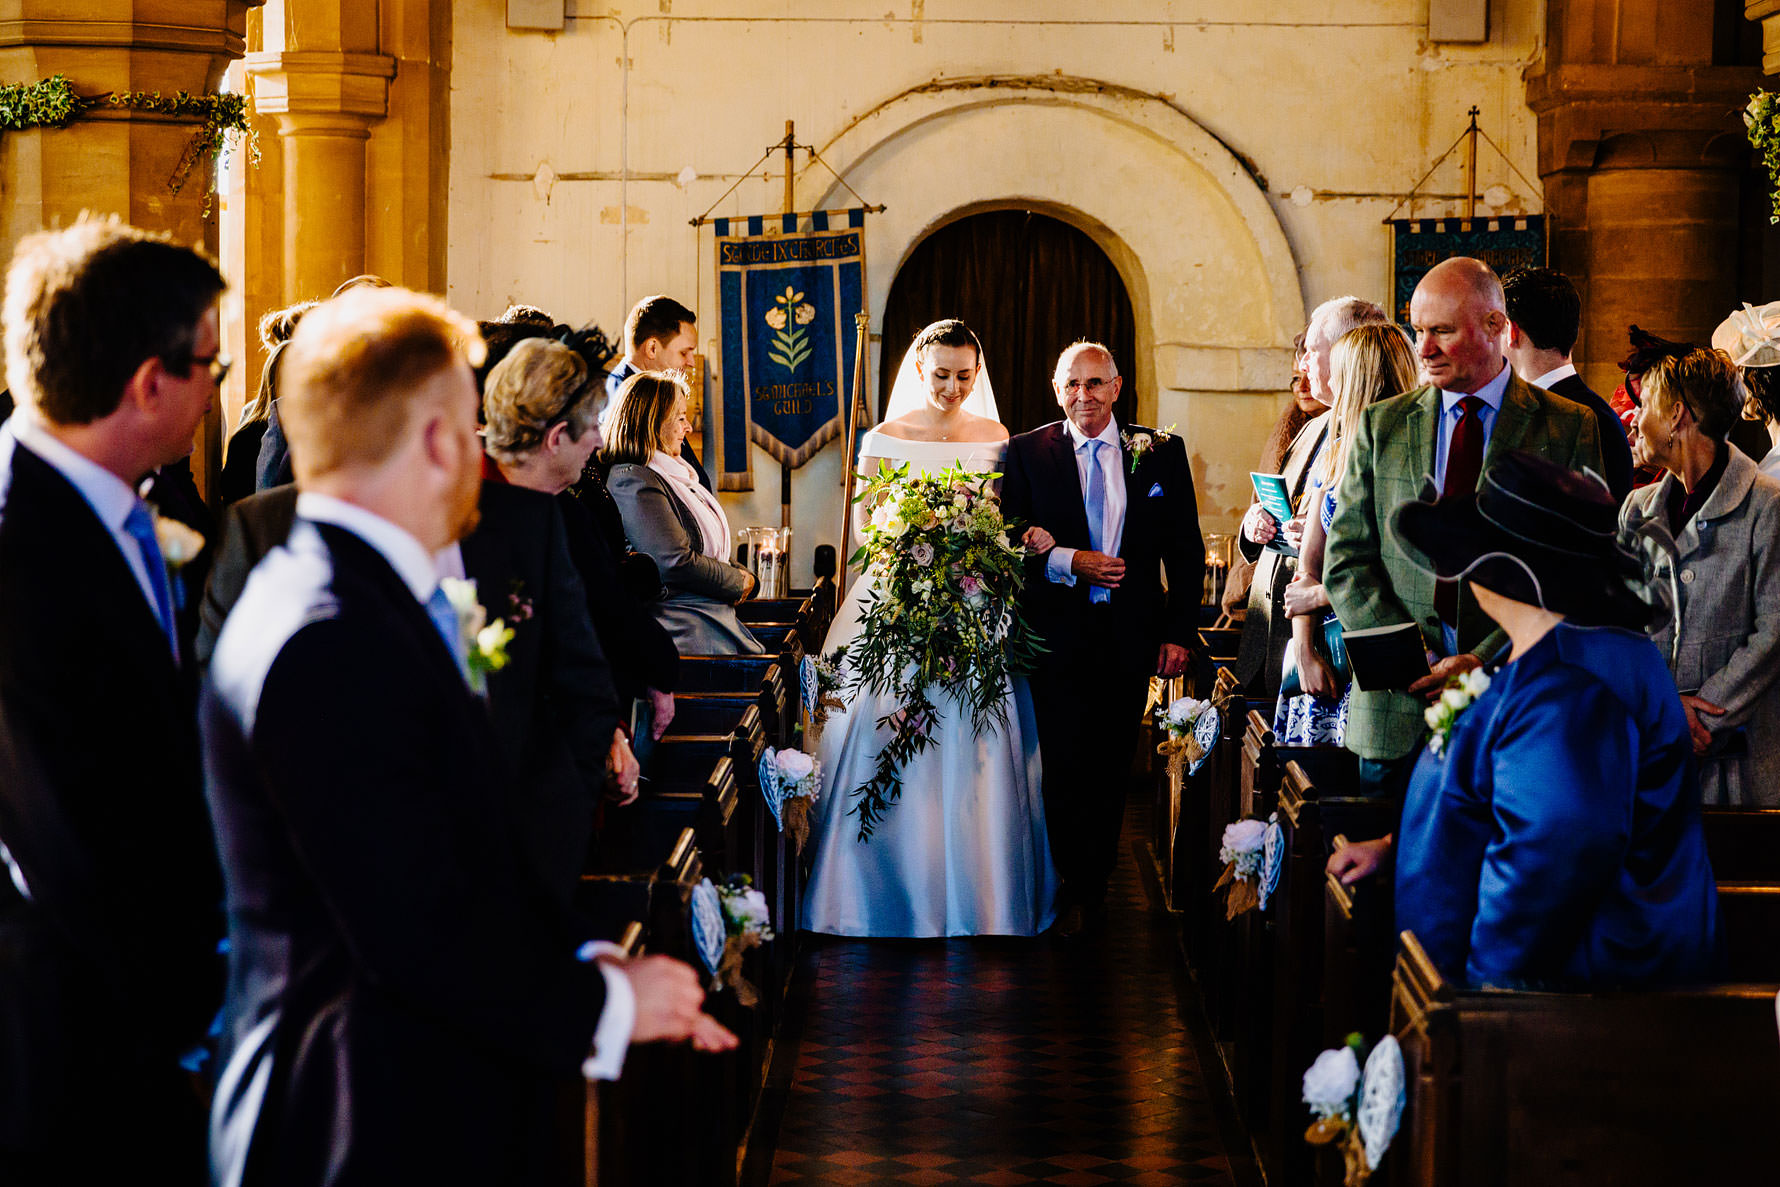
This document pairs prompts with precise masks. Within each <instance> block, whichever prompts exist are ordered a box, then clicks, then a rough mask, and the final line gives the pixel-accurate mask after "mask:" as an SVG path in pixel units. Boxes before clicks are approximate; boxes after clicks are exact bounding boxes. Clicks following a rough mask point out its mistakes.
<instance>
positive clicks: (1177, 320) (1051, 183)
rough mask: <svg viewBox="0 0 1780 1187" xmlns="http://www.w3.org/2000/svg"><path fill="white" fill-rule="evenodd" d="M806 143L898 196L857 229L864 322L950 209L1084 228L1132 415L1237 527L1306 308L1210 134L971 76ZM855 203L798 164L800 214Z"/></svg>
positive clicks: (1074, 92) (1123, 97)
mask: <svg viewBox="0 0 1780 1187" xmlns="http://www.w3.org/2000/svg"><path fill="white" fill-rule="evenodd" d="M818 151H819V152H820V153H821V155H822V157H823V159H824V160H825V161H826V162H827V163H828V164H829V165H830V166H832V167H833V168H834V169H835V170H836V171H837V172H839V173H840V174H841V175H843V176H844V177H846V179H847V181H848V183H849V184H850V185H851V186H852V187H853V188H854V189H856V190H857V191H859V192H860V193H861V194H863V195H865V196H866V197H867V198H868V199H870V198H872V196H873V195H874V194H875V193H894V194H895V201H894V202H891V203H887V204H888V205H889V207H890V208H889V209H888V210H887V211H886V212H885V213H884V214H882V215H877V216H873V217H871V218H869V219H868V220H867V222H866V235H867V240H866V241H867V257H868V260H869V261H870V264H869V265H868V274H867V283H868V300H869V304H870V309H871V312H872V315H873V325H874V326H877V325H880V324H881V318H882V314H883V309H884V304H885V301H886V299H887V297H888V293H889V287H890V283H891V281H892V280H893V278H894V277H895V275H896V272H897V269H898V268H899V267H900V266H901V264H902V262H903V261H904V260H905V259H906V258H907V256H908V254H909V252H911V251H912V250H913V249H914V247H915V245H916V244H918V243H920V242H921V241H922V240H923V239H924V238H926V236H927V235H929V234H931V232H932V231H933V230H935V229H936V228H938V227H940V226H942V225H944V224H945V223H948V222H951V221H953V220H955V219H957V218H959V217H963V216H964V215H967V214H971V213H976V212H979V211H982V210H988V209H996V208H1006V207H1011V206H1020V207H1025V208H1028V209H1033V210H1040V211H1043V212H1045V213H1047V214H1051V215H1053V216H1055V217H1058V218H1062V219H1064V220H1066V221H1069V222H1071V223H1073V224H1074V225H1075V226H1077V227H1079V228H1080V229H1081V230H1083V231H1085V232H1086V233H1087V234H1088V235H1090V236H1091V237H1092V238H1093V239H1094V240H1095V242H1096V243H1098V244H1099V245H1100V247H1101V248H1102V249H1103V250H1104V251H1105V252H1106V253H1107V255H1108V256H1109V257H1110V258H1111V259H1112V260H1113V262H1114V263H1115V264H1116V265H1117V266H1118V268H1119V270H1120V272H1121V274H1122V275H1123V277H1124V279H1125V284H1126V289H1127V291H1128V292H1129V293H1130V295H1131V301H1132V305H1133V308H1134V310H1135V313H1136V321H1137V353H1138V357H1137V359H1136V360H1134V362H1135V371H1136V374H1137V376H1138V377H1139V380H1140V387H1141V390H1142V391H1143V392H1144V393H1146V394H1145V395H1144V397H1143V399H1142V403H1141V404H1140V406H1139V408H1138V415H1139V417H1140V418H1143V419H1145V420H1148V421H1149V422H1150V423H1155V424H1161V425H1166V424H1170V423H1174V424H1177V425H1178V426H1179V428H1180V431H1181V432H1182V434H1183V435H1184V436H1185V438H1186V442H1187V447H1188V451H1189V453H1190V454H1191V455H1192V456H1193V460H1194V470H1195V475H1196V476H1197V478H1198V481H1199V486H1200V492H1201V508H1202V516H1203V518H1204V519H1205V520H1206V522H1207V526H1208V527H1218V526H1229V523H1232V522H1233V521H1234V517H1235V516H1236V515H1238V514H1240V511H1241V508H1242V507H1244V506H1246V505H1247V502H1248V497H1249V496H1248V477H1247V472H1248V470H1249V468H1250V466H1251V465H1252V462H1253V458H1252V457H1251V456H1249V455H1250V454H1251V453H1253V452H1254V451H1255V450H1258V449H1259V447H1260V443H1261V441H1262V439H1263V437H1264V436H1265V433H1266V431H1267V429H1268V428H1269V427H1270V426H1271V424H1272V422H1273V420H1274V418H1275V417H1276V416H1277V414H1278V409H1279V404H1278V401H1277V399H1256V398H1254V397H1256V396H1257V395H1263V394H1264V395H1268V396H1276V395H1277V394H1278V393H1280V392H1282V391H1284V389H1285V387H1286V384H1287V381H1288V379H1289V376H1290V366H1291V361H1290V360H1291V340H1292V336H1293V335H1294V334H1295V333H1296V332H1297V331H1298V329H1299V328H1300V327H1301V325H1302V322H1303V317H1304V300H1303V293H1302V289H1301V287H1300V284H1299V279H1298V272H1297V266H1296V262H1295V260H1294V257H1293V253H1292V251H1291V248H1290V245H1289V244H1288V243H1287V241H1286V237H1285V233H1284V231H1283V229H1282V228H1281V227H1280V224H1279V220H1278V218H1277V217H1276V215H1275V213H1274V211H1273V208H1272V206H1271V205H1270V204H1269V203H1268V200H1267V197H1266V195H1265V194H1264V193H1263V192H1262V190H1261V188H1260V186H1259V185H1258V184H1257V183H1256V181H1255V179H1254V178H1253V177H1252V176H1251V175H1250V174H1249V173H1248V171H1247V170H1246V169H1245V168H1244V167H1243V165H1242V164H1241V162H1239V161H1238V160H1237V158H1236V157H1235V155H1234V154H1232V153H1231V152H1230V150H1229V149H1228V148H1226V147H1225V146H1224V145H1223V144H1222V143H1221V142H1219V141H1218V140H1217V139H1216V137H1214V136H1212V135H1211V134H1210V133H1209V132H1207V131H1206V130H1205V129H1204V128H1202V127H1200V126H1199V125H1198V124H1197V123H1195V122H1194V121H1193V120H1192V119H1190V118H1189V117H1188V116H1186V115H1185V114H1183V113H1182V112H1181V111H1180V110H1179V109H1177V108H1175V107H1173V106H1171V105H1170V104H1169V103H1167V102H1166V101H1164V100H1162V99H1161V98H1158V97H1156V96H1153V95H1147V94H1141V93H1138V92H1133V91H1130V90H1127V89H1124V88H1120V87H1117V86H1113V85H1111V84H1105V83H1099V82H1094V81H1092V80H1083V79H1067V78H1046V79H1012V80H1009V79H989V78H984V79H966V80H947V81H943V82H936V83H932V84H929V85H927V86H923V87H920V88H916V89H913V90H910V91H907V92H904V93H903V94H901V95H899V96H897V97H896V98H894V99H891V100H889V101H887V102H885V103H883V104H880V105H879V106H878V107H876V108H873V109H872V110H871V111H869V112H867V113H865V114H863V115H861V116H860V117H859V118H857V119H856V120H854V121H853V122H852V123H851V124H850V125H849V126H848V127H847V128H846V129H844V130H843V131H842V132H841V133H840V134H838V135H837V136H835V137H834V138H833V139H831V140H830V141H829V142H828V143H826V144H822V145H819V146H818ZM912 178H918V179H919V183H918V184H910V179H912ZM850 201H851V196H850V195H849V194H847V192H846V191H845V190H844V189H842V188H841V187H840V186H838V185H836V184H834V182H833V179H832V177H830V176H829V175H828V173H827V172H825V171H823V170H821V169H819V168H816V169H810V170H806V171H805V173H804V175H803V178H802V183H801V188H800V190H799V192H798V195H797V202H798V206H799V208H800V209H823V208H828V207H835V206H841V205H845V204H847V203H849V202H850ZM1251 442H1252V447H1251ZM1233 443H1240V445H1234V444H1233Z"/></svg>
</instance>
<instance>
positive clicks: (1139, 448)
mask: <svg viewBox="0 0 1780 1187" xmlns="http://www.w3.org/2000/svg"><path fill="white" fill-rule="evenodd" d="M1173 439H1174V426H1173V425H1169V426H1168V427H1167V428H1165V429H1157V430H1156V431H1155V432H1153V433H1128V432H1123V431H1121V432H1120V433H1119V442H1120V444H1122V445H1124V447H1125V452H1126V453H1128V454H1130V455H1131V472H1132V473H1133V474H1135V473H1137V463H1138V462H1141V461H1142V460H1143V459H1144V458H1145V457H1146V456H1148V454H1149V452H1150V450H1152V449H1154V448H1155V447H1156V446H1158V445H1162V444H1165V443H1167V442H1169V441H1172V440H1173Z"/></svg>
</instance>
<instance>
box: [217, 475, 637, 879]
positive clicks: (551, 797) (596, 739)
mask: <svg viewBox="0 0 1780 1187" xmlns="http://www.w3.org/2000/svg"><path fill="white" fill-rule="evenodd" d="M478 508H479V510H480V512H481V516H482V518H481V522H480V523H479V524H478V525H477V528H476V530H475V531H473V532H471V533H470V535H469V536H467V537H465V539H464V540H463V543H462V545H461V547H462V549H463V558H464V571H465V573H466V575H467V576H469V577H471V578H473V579H474V580H475V582H476V589H477V593H478V595H479V596H480V598H481V600H482V604H483V605H484V606H485V607H486V608H487V610H488V617H489V619H490V620H491V621H492V620H493V619H496V618H501V619H504V620H505V621H506V623H507V625H508V626H510V627H512V628H513V641H512V642H511V643H509V644H508V646H507V655H508V659H509V662H508V664H507V666H506V667H505V668H503V669H501V670H500V671H499V672H493V673H490V675H489V677H488V712H489V716H490V718H491V719H492V721H493V724H494V731H495V737H496V739H497V740H498V742H499V744H500V749H501V754H502V757H503V759H504V761H505V769H506V772H507V776H508V779H507V781H506V782H505V783H504V784H503V786H510V787H511V789H512V794H513V802H512V807H513V811H514V813H515V818H516V819H517V820H518V821H519V827H520V832H521V835H522V836H523V837H524V838H525V840H526V843H527V850H528V852H530V853H531V855H532V857H533V858H534V860H535V862H536V865H537V868H538V871H539V872H540V873H541V874H542V875H543V877H544V879H545V880H546V882H547V883H548V884H549V885H550V886H551V887H552V889H553V891H554V893H556V894H557V896H558V897H559V898H560V899H561V900H562V901H563V902H564V903H567V902H568V901H569V900H570V899H571V897H572V896H573V892H574V888H575V886H576V884H577V882H578V881H579V879H580V876H581V871H582V870H583V869H584V868H585V866H586V857H587V847H588V842H589V838H590V837H591V836H592V833H593V826H594V817H595V813H596V811H597V809H598V806H599V795H600V792H601V791H602V790H603V789H604V787H605V781H606V780H605V764H606V755H607V753H608V752H609V751H610V749H611V746H612V731H613V730H614V729H615V728H616V727H617V725H618V718H619V713H618V701H617V696H616V694H615V693H614V691H613V687H612V673H611V670H610V669H609V668H608V667H607V665H606V657H605V655H604V653H603V651H602V649H601V645H600V640H599V638H598V636H596V635H595V633H594V628H593V625H592V623H590V622H589V620H588V615H587V606H588V604H589V603H588V598H587V594H586V591H585V589H584V588H583V586H582V584H581V578H580V575H579V572H578V570H577V569H576V566H575V565H574V563H573V562H572V560H571V559H570V554H569V551H568V545H567V543H566V541H565V539H564V534H563V524H562V518H561V516H560V515H559V514H558V512H557V509H556V506H555V500H553V499H552V498H551V497H550V496H549V495H545V494H540V493H538V492H537V491H532V490H525V489H523V488H521V487H516V486H508V485H506V484H505V483H500V482H484V483H483V484H482V494H481V496H480V498H479V500H478ZM296 511H297V488H296V487H294V486H281V487H275V488H273V489H272V490H269V491H263V492H261V493H260V494H257V495H253V496H251V497H249V498H246V499H243V500H242V501H241V502H240V503H237V504H236V505H235V506H234V507H233V508H231V509H230V512H229V527H228V532H227V536H226V539H225V540H224V544H223V548H222V556H221V557H220V559H218V561H217V563H216V568H215V571H214V572H213V573H212V575H211V581H210V586H209V588H208V589H207V590H206V591H205V596H204V626H203V630H202V633H201V635H200V638H199V646H198V655H199V658H200V660H202V661H204V662H206V663H208V662H209V660H210V656H211V653H212V650H213V649H214V647H215V645H216V640H217V637H218V636H219V635H220V633H221V631H222V628H223V623H224V621H225V620H226V619H227V618H228V615H229V613H230V611H231V610H232V609H233V607H234V606H235V604H236V601H237V600H238V599H239V598H240V596H241V591H242V588H243V587H244V586H245V585H246V583H247V580H248V574H249V573H250V572H251V571H252V569H253V567H254V566H255V565H256V564H258V563H259V561H260V559H261V558H262V557H264V556H265V555H266V554H267V553H268V552H270V551H271V550H272V549H274V548H276V547H278V546H279V545H281V544H283V543H284V542H285V540H286V538H287V537H288V536H289V535H290V530H291V525H292V523H293V522H294V521H295V519H296ZM515 599H517V600H518V601H519V602H523V603H524V604H525V607H526V612H528V613H529V614H530V617H529V618H526V619H525V620H524V621H516V616H515V609H516V607H515Z"/></svg>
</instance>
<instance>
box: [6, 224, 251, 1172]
mask: <svg viewBox="0 0 1780 1187" xmlns="http://www.w3.org/2000/svg"><path fill="white" fill-rule="evenodd" d="M222 289H223V281H222V277H221V275H220V274H219V273H218V272H217V271H216V268H215V267H214V266H213V265H212V264H211V263H210V262H209V261H208V260H206V259H204V258H203V257H201V256H199V255H198V254H197V253H196V252H193V251H191V250H189V249H187V248H184V247H179V246H176V245H174V244H173V243H171V242H169V241H167V240H166V239H164V238H157V237H153V236H150V235H148V234H146V233H144V232H141V231H137V230H136V229H134V228H132V227H127V226H124V225H122V224H121V223H118V222H116V221H115V220H104V221H102V220H96V219H86V218H83V219H82V220H81V221H80V222H78V223H76V224H75V225H74V226H73V227H70V228H68V229H66V230H63V231H53V232H43V233H40V234H36V235H32V236H29V237H27V238H26V239H25V240H24V241H23V242H22V243H20V245H19V248H18V251H17V253H16V254H15V255H14V257H13V262H12V266H11V268H10V270H9V271H8V273H7V278H6V306H5V316H4V320H5V329H6V355H7V379H8V382H9V383H10V384H11V388H12V391H13V393H14V394H15V395H16V396H17V397H18V400H19V407H18V410H17V412H16V414H15V415H14V416H13V417H12V418H11V419H10V420H9V421H8V422H7V423H6V426H5V428H4V429H0V716H3V718H4V720H3V722H0V735H4V737H5V738H6V742H5V744H4V745H3V746H0V750H4V751H5V752H6V756H5V758H4V761H0V857H4V859H5V864H6V865H7V866H8V867H9V868H8V869H7V870H5V871H0V1182H4V1183H7V1184H15V1183H40V1182H47V1183H58V1184H62V1183H100V1182H103V1183H113V1182H118V1183H121V1182H125V1181H136V1180H144V1181H147V1180H153V1181H154V1182H157V1183H187V1184H195V1183H201V1182H202V1181H203V1177H204V1145H203V1142H204V1130H203V1117H202V1111H201V1107H200V1105H199V1101H198V1097H197V1094H196V1092H195V1091H194V1089H193V1085H192V1084H191V1082H190V1080H189V1079H188V1077H187V1076H186V1074H185V1073H184V1072H183V1071H182V1070H181V1068H180V1065H179V1059H180V1056H181V1054H182V1053H184V1052H187V1051H190V1050H191V1049H193V1048H195V1047H197V1046H198V1045H199V1044H200V1043H202V1042H203V1040H204V1036H205V1030H206V1027H207V1026H208V1024H209V1022H210V1020H211V1018H213V1017H214V1016H215V1013H216V1006H217V1002H218V1000H219V997H220V991H221V987H222V984H221V972H222V969H221V962H220V961H219V960H218V958H217V955H216V944H217V940H218V938H219V937H220V935H221V922H222V921H221V915H220V911H219V908H220V905H221V892H222V888H221V884H220V882H219V880H218V877H217V869H216V853H215V848H214V845H213V844H212V841H211V837H210V829H209V826H208V823H207V822H206V820H205V816H204V801H203V796H202V788H201V774H200V765H199V756H198V734H197V728H196V725H195V723H194V721H193V713H192V709H193V698H192V694H193V683H192V681H191V680H190V679H189V678H188V677H187V675H186V671H185V668H184V665H183V664H182V662H181V661H182V658H183V657H182V656H181V654H180V652H181V648H180V646H179V642H178V634H177V626H176V623H175V605H174V598H173V592H172V585H171V583H170V581H169V573H168V564H167V561H168V559H169V558H167V557H165V556H164V555H163V552H162V549H161V546H160V544H159V543H158V541H157V538H156V523H155V517H154V515H153V514H152V512H151V511H150V509H149V508H148V506H147V505H146V504H145V503H144V502H143V501H142V499H141V498H140V497H138V495H137V488H138V485H139V484H140V483H141V482H142V480H143V479H144V478H145V477H146V476H147V475H148V474H149V473H150V472H151V471H153V470H155V469H156V468H157V467H160V466H164V465H167V464H169V463H174V462H178V461H180V460H182V459H183V458H184V457H185V455H186V454H188V453H190V452H191V448H192V436H193V433H194V431H195V430H196V428H197V426H198V423H199V421H200V420H202V418H203V416H204V414H205V412H206V411H207V410H208V409H209V408H210V406H211V404H212V403H213V402H214V400H215V399H216V385H217V379H218V376H219V375H220V373H221V371H222V370H224V369H226V368H227V366H228V364H227V362H226V361H224V360H221V359H219V357H218V354H217V343H218V338H217V312H216V299H217V296H218V295H219V294H220V293H221V292H222ZM8 873H9V874H10V875H11V876H10V877H7V876H5V875H6V874H8Z"/></svg>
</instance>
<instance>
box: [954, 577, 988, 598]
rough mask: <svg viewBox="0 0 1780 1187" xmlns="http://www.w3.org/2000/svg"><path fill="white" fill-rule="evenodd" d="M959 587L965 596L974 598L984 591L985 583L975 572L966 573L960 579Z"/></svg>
mask: <svg viewBox="0 0 1780 1187" xmlns="http://www.w3.org/2000/svg"><path fill="white" fill-rule="evenodd" d="M958 588H959V590H961V591H962V592H963V594H964V596H965V597H967V598H974V597H976V596H977V595H978V594H980V593H982V592H983V583H982V582H981V581H979V580H978V579H977V577H976V575H975V574H973V573H966V574H965V575H964V576H963V577H961V578H960V579H959V581H958Z"/></svg>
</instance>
